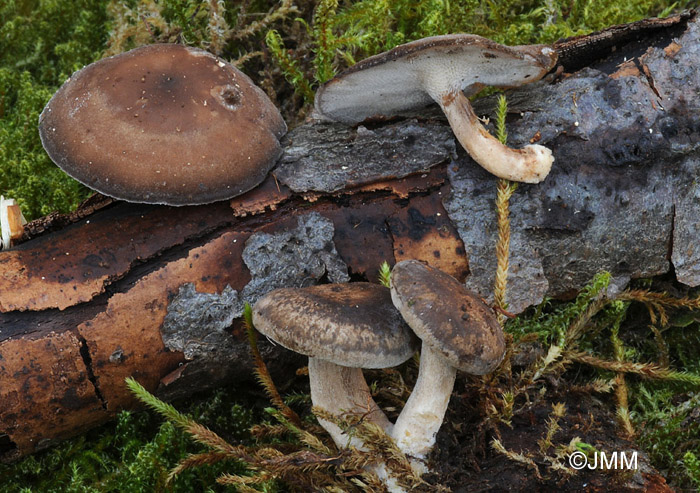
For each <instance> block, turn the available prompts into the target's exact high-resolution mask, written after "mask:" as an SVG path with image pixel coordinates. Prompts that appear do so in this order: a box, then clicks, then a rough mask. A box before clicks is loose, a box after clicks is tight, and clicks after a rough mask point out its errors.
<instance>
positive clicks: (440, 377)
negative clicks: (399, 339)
mask: <svg viewBox="0 0 700 493" xmlns="http://www.w3.org/2000/svg"><path fill="white" fill-rule="evenodd" d="M456 376H457V370H456V369H455V368H454V367H453V366H451V365H450V364H449V363H448V362H447V361H446V360H445V358H443V357H442V356H440V355H439V354H438V353H437V352H435V351H434V350H433V349H431V348H430V346H429V345H428V344H427V343H425V342H424V343H423V347H422V348H421V353H420V369H419V372H418V380H417V381H416V385H415V387H414V388H413V392H411V396H410V397H409V398H408V401H407V402H406V405H405V406H404V408H403V410H402V411H401V414H400V415H399V417H398V419H397V420H396V424H395V425H394V430H393V432H392V437H393V438H394V440H395V441H396V444H397V445H398V447H399V449H401V451H402V452H403V453H404V454H406V455H408V456H409V457H413V458H416V459H419V460H418V461H412V465H413V469H414V470H415V471H416V472H417V473H418V474H423V473H425V472H427V468H426V467H425V464H424V462H423V460H424V459H425V458H426V456H427V455H428V453H429V452H430V451H431V450H432V448H433V445H435V437H436V435H437V432H438V430H440V426H441V425H442V421H443V419H444V418H445V412H446V411H447V405H448V403H449V402H450V396H451V395H452V389H453V387H454V383H455V378H456Z"/></svg>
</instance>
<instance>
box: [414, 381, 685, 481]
mask: <svg viewBox="0 0 700 493" xmlns="http://www.w3.org/2000/svg"><path fill="white" fill-rule="evenodd" d="M550 383H553V382H550ZM458 387H461V390H460V389H459V388H458V390H457V391H456V392H455V393H454V394H453V397H452V401H451V403H450V410H449V411H448V416H447V420H446V423H445V424H444V425H443V427H442V429H441V430H440V433H439V434H438V437H437V444H436V448H435V450H434V452H433V454H432V456H431V461H432V467H433V470H434V471H436V472H435V474H432V475H431V476H428V477H427V478H426V479H428V481H429V482H431V483H436V484H442V485H444V486H447V487H448V488H450V489H452V491H454V492H455V493H458V492H470V493H475V492H482V491H513V492H518V491H527V492H539V491H586V492H592V491H601V492H602V491H605V492H610V491H615V492H627V491H652V492H668V491H673V489H671V488H670V487H669V486H668V485H667V484H666V480H665V479H664V478H663V477H662V476H660V475H659V473H658V472H657V471H655V470H654V469H653V468H652V467H651V466H650V465H649V460H648V458H647V456H646V455H645V454H644V452H642V451H641V450H638V449H637V448H636V446H635V444H634V442H633V441H630V440H628V439H626V438H624V437H622V436H620V434H619V433H620V431H619V430H620V427H619V425H618V424H617V422H616V419H615V414H614V410H613V409H611V408H610V407H609V405H608V404H605V403H603V400H606V401H607V400H609V399H604V398H601V400H598V399H597V398H596V396H595V395H592V394H590V393H584V392H576V391H575V390H572V389H571V388H564V386H563V385H562V386H561V387H559V388H555V389H554V390H553V389H552V386H551V385H548V386H547V392H546V393H545V394H544V396H543V397H540V398H536V400H534V401H532V402H530V403H529V404H526V405H525V406H524V407H522V408H520V409H518V410H517V411H516V412H515V415H514V416H513V418H512V420H511V422H510V425H509V424H506V423H501V424H499V425H498V426H496V428H495V429H490V430H486V429H483V427H481V428H480V427H479V424H478V419H479V418H478V416H480V414H479V411H478V410H477V409H475V403H476V402H478V397H477V396H475V395H474V392H473V391H472V390H470V389H473V388H475V387H474V386H470V385H469V384H468V383H466V382H464V381H462V382H458ZM560 402H561V403H564V404H565V405H566V413H565V414H564V416H563V417H562V418H561V419H560V420H559V426H560V429H559V430H558V431H557V432H556V433H555V434H554V435H553V437H552V440H551V441H552V443H553V446H552V447H550V448H548V449H547V450H546V455H547V456H549V457H551V458H554V457H555V455H556V451H555V449H556V448H557V447H560V446H566V445H568V444H569V443H570V442H571V440H572V439H574V438H576V437H578V438H580V440H581V441H582V442H585V443H587V444H590V445H592V446H593V447H595V449H596V450H597V451H603V452H605V453H606V454H607V457H608V458H609V457H610V456H611V454H612V452H615V451H618V452H623V451H624V452H625V455H626V457H627V459H628V460H629V458H630V457H632V454H633V453H634V452H636V453H637V469H636V470H634V469H627V470H626V469H624V468H623V467H622V464H621V462H619V463H618V466H620V467H619V469H609V470H605V469H602V468H595V469H589V468H584V469H582V470H580V471H574V470H573V469H572V468H571V466H570V465H569V463H568V454H566V455H565V456H564V457H563V458H562V459H561V460H560V462H561V464H562V466H563V468H562V471H557V470H555V469H554V468H553V467H552V465H551V462H549V461H548V460H547V457H546V456H545V454H542V453H541V452H540V446H539V444H538V441H540V440H542V439H543V438H544V437H545V436H546V434H547V429H548V422H549V420H550V418H551V417H552V405H553V404H556V403H560ZM471 418H473V419H471ZM494 437H499V439H500V441H501V443H502V444H503V446H504V447H505V449H506V450H508V451H511V452H515V453H519V454H523V455H524V456H526V457H529V458H530V459H532V461H533V462H534V465H528V464H524V463H520V462H517V461H516V460H513V459H511V458H509V457H506V456H505V455H503V454H501V453H498V452H496V451H495V450H494V449H493V448H492V447H491V446H490V442H491V440H492V439H493V438H494ZM591 463H593V457H592V456H591V462H590V463H589V464H591ZM535 465H536V468H537V471H535ZM570 473H572V474H570ZM538 475H540V476H541V479H539V478H538V477H537V476H538Z"/></svg>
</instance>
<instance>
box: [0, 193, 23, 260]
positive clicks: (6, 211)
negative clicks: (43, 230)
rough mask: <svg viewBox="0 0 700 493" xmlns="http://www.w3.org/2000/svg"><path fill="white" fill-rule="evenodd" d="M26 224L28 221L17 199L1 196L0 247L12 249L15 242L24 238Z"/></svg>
mask: <svg viewBox="0 0 700 493" xmlns="http://www.w3.org/2000/svg"><path fill="white" fill-rule="evenodd" d="M25 224H27V220H26V219H24V215H23V214H22V210H21V209H20V208H19V205H17V202H16V201H15V199H6V198H5V197H3V196H2V195H0V240H1V241H0V246H2V249H3V250H7V249H8V248H10V246H12V241H13V240H17V239H19V238H21V237H22V233H23V232H24V225H25Z"/></svg>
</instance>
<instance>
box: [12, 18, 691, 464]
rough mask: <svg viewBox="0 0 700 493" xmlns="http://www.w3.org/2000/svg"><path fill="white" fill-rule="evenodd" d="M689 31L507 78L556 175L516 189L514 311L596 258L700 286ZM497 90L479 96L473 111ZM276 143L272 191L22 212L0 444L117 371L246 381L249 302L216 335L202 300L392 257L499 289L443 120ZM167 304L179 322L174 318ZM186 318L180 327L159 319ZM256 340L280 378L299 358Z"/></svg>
mask: <svg viewBox="0 0 700 493" xmlns="http://www.w3.org/2000/svg"><path fill="white" fill-rule="evenodd" d="M697 46H700V27H699V26H698V22H697V20H696V14H695V13H694V12H691V13H689V14H684V15H678V16H674V17H671V18H668V19H651V20H646V21H643V22H640V23H635V24H631V25H627V26H621V27H617V28H614V29H612V30H607V31H606V32H604V33H597V34H594V35H591V36H589V37H583V38H581V37H579V38H576V39H573V40H568V41H563V42H561V43H559V44H557V45H555V46H554V48H555V50H556V51H557V53H558V54H559V60H560V63H562V64H563V67H564V71H565V72H567V73H568V76H567V77H565V78H563V79H561V80H559V81H557V82H555V83H554V84H550V85H547V86H544V85H540V84H541V83H536V84H533V85H531V86H525V87H523V88H520V89H517V90H514V91H513V92H512V93H511V94H510V95H509V107H510V108H511V109H512V110H513V111H515V112H516V114H518V115H520V114H521V113H522V116H520V117H519V118H514V119H513V121H509V127H508V130H509V136H510V137H511V138H512V142H513V143H514V144H515V145H522V144H525V143H527V142H529V141H530V140H531V139H533V138H534V135H533V129H534V128H537V129H542V130H541V136H540V137H539V138H540V143H542V144H546V145H547V146H548V147H550V148H551V149H553V150H554V152H555V154H556V155H557V166H555V167H554V168H553V169H552V172H551V174H550V177H549V178H548V179H547V180H546V181H545V182H543V183H542V184H541V185H539V186H537V187H526V186H522V187H519V188H518V190H517V191H516V192H515V194H514V197H513V199H512V215H511V218H512V226H511V227H512V233H511V234H512V238H513V247H512V248H511V258H510V265H511V270H510V273H509V303H510V306H509V309H510V310H511V311H514V312H519V311H521V310H523V309H524V308H525V307H527V306H529V305H531V304H535V303H539V302H540V301H541V300H542V298H543V297H544V296H553V297H568V296H571V294H572V293H574V292H576V290H578V289H580V288H581V287H582V286H583V285H585V283H587V282H588V281H589V280H590V279H591V278H592V277H593V276H594V275H595V274H596V273H597V272H599V271H600V270H608V271H610V272H611V274H612V275H613V279H614V282H613V283H614V284H615V286H616V287H617V288H621V287H624V285H625V282H627V281H628V280H629V279H630V278H640V277H651V276H656V275H661V274H666V273H669V272H673V273H674V274H675V276H676V278H677V279H678V280H679V281H680V282H682V283H684V284H686V285H688V286H697V285H700V242H698V241H697V240H698V237H700V229H699V226H698V223H697V217H699V216H700V199H698V197H700V190H699V189H698V182H697V176H698V175H700V152H699V151H698V149H700V145H699V143H700V129H699V128H698V126H697V115H696V112H695V111H694V110H693V109H692V108H694V107H695V106H696V105H697V101H696V98H697V97H696V94H698V93H700V80H699V79H698V77H697V66H698V64H700V53H698V50H697V49H696V48H697ZM613 48H614V49H613ZM625 59H626V60H625ZM639 67H646V69H642V70H640V69H639ZM647 74H651V76H652V79H651V80H653V81H654V84H653V86H652V85H651V84H650V82H649V81H650V78H649V75H647ZM538 85H539V87H535V86H538ZM531 89H532V90H531ZM479 105H481V106H479ZM491 105H492V101H491V100H489V99H486V100H485V101H483V102H481V103H480V102H477V103H475V109H476V112H477V114H482V113H488V112H489V111H490V108H491ZM600 114H606V115H608V116H606V118H600V117H599V115H600ZM548 121H549V122H550V123H547V122H548ZM576 122H578V123H579V124H578V125H576ZM649 129H651V130H652V131H651V132H649ZM421 137H422V138H421ZM338 142H342V143H343V145H338ZM387 143H390V144H387ZM283 147H284V155H283V156H282V158H281V161H280V165H279V166H278V167H277V168H276V169H275V170H274V171H273V172H274V173H275V174H276V178H277V182H278V183H279V187H278V183H276V181H275V178H273V177H269V178H268V179H266V180H265V181H264V182H263V183H262V184H261V185H260V186H259V187H257V188H255V189H253V190H251V191H249V192H247V193H246V194H244V195H241V196H240V197H237V198H235V199H233V200H232V201H231V202H230V203H227V202H218V203H214V204H210V205H206V206H193V207H178V208H173V207H163V206H147V205H140V204H128V203H117V202H114V201H111V200H109V199H104V200H102V201H100V200H98V199H93V200H92V201H90V202H88V203H86V204H85V205H84V206H83V207H82V208H81V209H79V210H78V211H76V212H75V213H73V214H71V215H68V216H60V215H51V216H49V217H46V218H42V219H40V220H37V221H33V222H31V223H29V224H27V225H26V226H25V228H24V236H23V238H22V239H21V240H19V241H18V242H17V243H18V244H17V245H16V246H15V247H13V248H12V249H11V250H9V251H3V252H0V355H1V356H2V358H0V455H1V456H2V457H3V458H4V459H10V458H15V457H18V456H21V455H25V454H28V453H31V452H33V451H35V450H38V449H41V448H45V447H46V446H49V445H50V444H51V443H54V442H55V441H56V440H60V439H64V438H66V437H69V436H72V435H75V434H76V433H79V432H80V431H83V430H85V429H87V428H89V427H91V426H94V425H96V424H99V423H103V422H105V421H106V420H108V419H110V418H111V417H113V416H114V415H115V413H117V412H118V411H119V410H121V409H125V408H132V407H133V406H134V405H135V402H134V399H133V398H132V396H131V395H130V394H129V392H128V390H127V389H126V387H125V386H124V384H123V382H124V378H125V377H127V376H135V377H136V378H137V379H138V380H139V382H140V383H142V384H143V385H144V386H145V387H146V388H147V389H148V390H150V391H153V392H156V393H157V395H159V396H161V397H163V398H165V399H168V400H171V399H175V398H178V397H184V396H187V395H190V393H191V392H192V391H194V390H195V389H201V388H202V385H203V384H204V385H207V386H217V385H222V384H224V383H225V382H230V381H231V380H232V379H234V378H235V380H236V381H237V382H240V381H241V380H242V379H243V375H241V369H245V368H248V367H250V365H249V363H248V361H249V360H248V356H247V354H248V347H247V344H246V342H245V335H244V333H243V331H242V330H241V328H240V325H239V323H238V322H237V321H236V320H235V319H236V317H237V316H238V315H236V314H237V313H239V312H237V311H236V310H231V309H229V308H227V309H226V310H225V312H226V313H225V316H224V314H223V312H224V310H222V311H221V316H220V317H219V316H218V315H217V319H216V320H215V322H216V324H217V327H222V328H221V329H217V330H215V331H213V330H212V324H213V320H212V317H211V314H212V313H213V312H215V310H216V309H218V308H219V307H221V305H222V304H225V305H226V304H227V303H234V304H235V303H236V299H237V298H236V296H237V293H239V292H242V291H245V292H246V293H248V292H253V291H254V292H256V293H257V296H258V297H259V296H261V295H262V294H263V291H264V289H261V287H262V288H264V287H267V290H270V289H273V288H277V287H283V286H289V287H292V286H301V285H309V284H313V283H316V282H319V280H321V279H325V278H326V277H328V278H330V277H332V276H338V277H340V276H341V274H340V271H341V270H342V269H340V268H339V266H341V265H342V266H345V267H346V271H345V276H348V272H350V273H351V274H352V276H353V277H354V278H356V279H357V278H366V279H375V278H376V275H377V270H378V267H379V265H380V264H381V263H382V262H383V261H384V260H387V261H389V262H390V263H394V262H398V261H400V260H404V259H407V258H415V259H419V260H424V261H426V262H428V264H429V265H431V266H432V267H436V268H439V269H440V270H443V271H445V272H448V273H449V274H451V275H453V276H455V277H457V278H458V279H459V280H460V281H464V280H465V279H466V280H467V282H468V283H469V285H470V287H471V288H472V289H474V290H477V291H480V294H481V296H485V295H486V294H487V293H488V292H490V290H491V287H492V286H493V280H492V277H491V275H492V273H493V271H494V270H495V269H494V268H493V258H494V255H493V245H494V244H495V241H494V237H495V228H494V226H493V225H494V212H493V199H494V197H495V186H494V179H493V176H491V175H489V174H488V173H486V172H485V171H483V170H482V169H481V168H479V167H476V166H474V165H473V163H472V161H471V159H470V158H469V157H468V156H466V155H464V154H463V153H457V155H456V156H455V145H454V139H453V137H452V132H451V130H450V128H449V126H447V125H446V124H444V122H442V121H440V118H439V117H438V118H437V119H427V120H426V119H425V118H423V119H421V120H419V121H418V120H415V119H408V120H397V121H393V122H390V123H388V124H375V125H373V126H372V127H371V128H365V127H362V126H360V127H358V128H356V129H353V128H350V127H348V126H346V125H341V124H334V123H321V122H315V123H309V124H306V125H302V126H300V127H298V128H297V129H295V130H294V131H293V132H292V133H291V135H289V136H287V137H285V139H284V140H283ZM396 156H400V157H402V156H407V159H405V162H402V163H401V164H402V166H401V167H402V168H406V167H407V166H408V168H409V170H408V171H407V172H406V173H408V174H409V176H404V175H403V173H404V172H403V171H401V173H402V174H400V175H399V174H398V173H399V171H397V169H398V167H397V166H396V164H397V163H396V160H397V157H396ZM412 165H414V166H415V167H413V168H411V167H410V166H412ZM318 169H325V170H327V172H325V173H319V172H318V171H317V170H318ZM397 176H399V177H397ZM343 180H345V183H350V184H351V186H348V187H343V186H342V185H338V183H339V182H342V181H343ZM334 190H335V191H334ZM311 216H314V217H311ZM311 219H313V220H311ZM601 244H604V245H605V248H600V245H601ZM263 261H265V263H264V265H263ZM334 282H340V281H334ZM246 299H248V300H250V301H254V300H253V299H252V297H247V298H246ZM175 304H177V305H178V306H180V307H182V310H181V311H180V312H178V313H186V314H187V315H188V316H189V317H190V318H189V319H188V321H189V322H188V327H189V329H188V330H187V331H186V333H183V331H182V330H180V327H179V326H174V325H172V324H173V323H174V320H173V319H175V318H176V317H172V316H171V317H169V316H168V313H169V311H171V312H172V307H173V305H175ZM226 306H227V307H228V306H229V305H226ZM184 307H189V312H187V311H186V310H185V308H184ZM240 310H241V312H242V303H241V309H240ZM216 313H217V314H218V313H219V312H216ZM178 330H180V336H181V337H183V338H185V339H187V340H186V341H185V343H184V344H174V342H173V338H172V337H170V336H168V334H172V333H174V332H177V331H178ZM195 347H197V348H198V352H195V353H194V354H192V355H188V356H187V357H186V356H185V354H186V352H188V351H190V350H191V349H192V348H195ZM178 348H180V349H178ZM223 348H225V350H223ZM261 349H262V350H263V352H264V355H265V356H266V357H267V358H268V360H269V362H270V367H271V371H272V372H273V376H274V374H275V372H276V371H277V372H280V371H284V370H288V369H289V368H290V367H293V366H294V365H300V364H303V363H302V362H301V361H300V360H299V359H293V358H292V357H291V356H289V355H286V356H285V354H287V353H289V352H284V353H282V352H279V351H276V350H274V349H272V348H270V347H265V346H263V347H262V348H261ZM273 356H274V357H273ZM18 416H22V419H18ZM584 439H585V438H584Z"/></svg>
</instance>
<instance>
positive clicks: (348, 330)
mask: <svg viewBox="0 0 700 493" xmlns="http://www.w3.org/2000/svg"><path fill="white" fill-rule="evenodd" d="M253 325H254V326H255V328H256V329H257V330H258V331H259V332H260V333H262V334H263V335H265V336H267V337H269V338H270V339H272V340H273V341H275V342H277V343H279V344H281V345H282V346H284V347H286V348H288V349H291V350H292V351H294V352H297V353H300V354H303V355H305V356H308V357H309V381H310V384H311V401H312V402H313V404H314V406H319V407H321V408H323V409H325V410H326V411H328V412H331V413H333V414H335V415H337V416H342V415H344V414H356V415H364V416H366V418H367V419H368V420H369V421H370V422H372V423H375V424H376V425H378V426H379V427H381V428H382V429H384V431H386V433H387V434H391V428H392V424H391V422H390V421H389V419H388V418H387V417H386V415H385V414H384V413H383V412H382V410H381V409H379V407H378V406H377V404H376V403H375V402H374V399H372V394H371V392H370V390H369V387H368V386H367V383H366V382H365V377H364V376H363V375H362V368H367V369H372V368H390V367H393V366H398V365H400V364H401V363H403V362H404V361H406V360H407V359H408V358H410V357H411V356H413V354H414V353H415V352H416V350H417V349H418V344H417V340H416V338H415V336H414V335H413V333H412V332H411V329H409V328H408V326H407V325H406V323H405V322H404V321H403V320H402V318H401V315H399V313H398V312H397V311H396V309H395V308H394V306H393V305H392V304H391V296H390V295H389V290H388V289H387V288H385V287H384V286H380V285H378V284H370V283H365V282H362V283H349V284H323V285H321V286H311V287H308V288H299V289H290V288H280V289H276V290H274V291H271V292H269V293H268V294H266V295H265V296H263V297H262V298H260V299H259V300H258V301H257V302H256V303H255V305H254V306H253ZM319 423H321V425H322V426H323V427H324V428H325V429H326V430H327V431H328V433H329V434H330V435H331V437H332V438H333V441H334V442H335V443H336V445H337V446H338V447H339V448H345V447H349V446H353V447H356V448H362V447H363V444H362V441H361V440H360V439H358V438H354V437H353V438H351V437H349V436H348V435H346V434H345V433H344V432H343V431H342V430H341V429H340V428H338V426H337V425H336V424H334V423H331V422H328V421H326V420H323V419H319Z"/></svg>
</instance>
